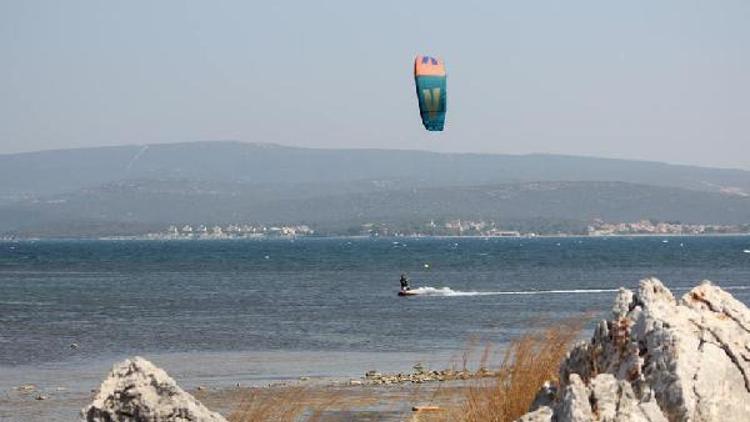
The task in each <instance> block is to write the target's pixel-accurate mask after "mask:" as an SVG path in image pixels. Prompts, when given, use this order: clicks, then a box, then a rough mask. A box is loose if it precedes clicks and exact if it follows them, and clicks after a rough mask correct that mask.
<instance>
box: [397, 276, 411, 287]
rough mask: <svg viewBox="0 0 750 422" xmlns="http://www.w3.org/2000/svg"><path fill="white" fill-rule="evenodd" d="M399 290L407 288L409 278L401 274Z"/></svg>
mask: <svg viewBox="0 0 750 422" xmlns="http://www.w3.org/2000/svg"><path fill="white" fill-rule="evenodd" d="M399 281H400V282H401V290H409V279H408V278H406V276H403V275H402V276H401V280H399Z"/></svg>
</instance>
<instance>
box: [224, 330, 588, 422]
mask: <svg viewBox="0 0 750 422" xmlns="http://www.w3.org/2000/svg"><path fill="white" fill-rule="evenodd" d="M588 320H589V316H579V317H575V318H571V319H567V320H564V321H562V322H559V323H557V324H555V325H554V326H552V325H548V326H546V327H545V326H542V327H541V328H537V329H533V330H531V331H529V332H528V333H526V334H524V335H522V336H520V337H518V338H516V339H514V340H512V341H511V343H510V344H509V345H508V347H507V348H505V351H504V353H503V354H502V360H501V362H500V366H499V368H498V367H497V366H496V365H491V363H492V362H489V361H490V360H493V359H492V356H493V353H492V351H493V350H492V348H491V346H487V347H485V348H483V350H482V351H481V353H479V356H478V357H479V366H478V368H480V369H479V371H478V372H477V374H478V375H479V373H480V372H481V371H482V368H489V369H490V370H493V371H494V372H496V374H497V375H496V376H492V377H480V376H478V377H475V378H472V379H470V380H466V381H457V384H454V383H451V384H445V385H442V384H437V385H434V388H427V389H426V390H424V391H421V390H420V387H419V386H412V387H411V388H409V387H405V388H408V390H401V391H399V390H398V389H392V390H388V389H385V390H382V391H375V390H371V389H363V388H346V387H344V388H332V389H327V388H323V387H320V386H319V387H312V386H311V387H304V386H293V387H285V388H279V389H250V390H246V391H244V392H242V393H241V399H240V404H239V405H238V406H237V407H236V408H235V410H234V412H233V413H232V414H231V415H230V416H229V421H230V422H251V421H252V422H255V421H269V422H292V421H302V420H304V421H324V420H326V419H329V418H330V417H331V416H332V415H334V414H337V413H338V414H339V415H341V413H339V412H341V411H347V410H356V409H360V410H361V409H363V408H370V407H371V406H373V405H374V404H376V403H378V404H379V406H378V407H379V408H381V409H382V408H383V404H388V403H390V406H392V407H393V409H394V410H396V409H404V408H411V406H412V405H417V404H418V405H422V406H424V405H428V406H429V405H434V406H438V407H440V408H441V409H442V410H441V411H438V412H413V413H412V414H411V415H409V416H407V418H408V419H406V420H410V421H419V422H446V421H465V422H506V421H513V420H516V419H518V418H519V417H520V416H522V415H523V414H525V413H526V412H527V411H528V409H529V406H530V405H531V403H532V402H533V400H534V397H535V396H536V393H537V392H538V391H539V388H540V387H541V386H542V385H543V384H544V383H545V382H546V381H551V382H552V383H557V382H558V379H557V378H558V369H559V365H560V362H561V361H562V359H563V358H564V357H565V355H566V354H567V352H568V351H569V350H570V348H571V347H572V345H573V343H574V342H575V341H576V340H578V339H579V337H580V334H581V332H582V330H583V328H584V326H585V325H586V322H587V321H588ZM476 346H477V344H476V343H473V348H474V349H476ZM472 352H473V350H472V347H469V348H467V349H466V351H465V352H464V355H463V358H462V362H460V363H459V365H460V364H462V365H463V367H464V369H466V367H467V366H468V363H469V361H470V360H472V359H471V355H472V354H473V353H472ZM425 387H427V385H425ZM389 391H390V392H389ZM407 414H408V413H407ZM334 419H335V420H337V421H340V420H345V419H341V417H339V418H334ZM368 420H369V419H368Z"/></svg>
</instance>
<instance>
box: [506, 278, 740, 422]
mask: <svg viewBox="0 0 750 422" xmlns="http://www.w3.org/2000/svg"><path fill="white" fill-rule="evenodd" d="M537 406H538V405H537ZM537 406H532V409H530V410H533V411H534V412H533V413H529V414H527V415H526V416H524V417H523V418H521V419H520V420H522V421H542V420H544V421H548V420H555V421H558V422H565V421H607V422H609V421H612V422H625V421H653V422H655V421H665V422H666V421H670V422H671V421H694V422H703V421H730V420H732V421H734V420H737V421H739V420H750V416H748V415H750V310H748V308H747V307H746V306H745V305H744V304H742V303H741V302H739V301H738V300H736V299H734V298H733V297H732V295H730V294H729V293H727V292H725V291H724V290H722V289H720V288H719V287H717V286H714V285H713V284H711V283H710V282H708V281H705V282H703V283H701V284H700V285H699V286H697V287H695V288H694V289H692V290H691V291H690V292H688V293H686V294H685V295H684V296H683V297H682V298H681V299H680V300H679V301H678V300H676V299H675V297H674V296H673V295H672V293H671V292H670V291H669V289H667V288H666V287H664V285H663V284H662V283H661V282H660V281H659V280H657V279H654V278H651V279H646V280H642V281H641V282H640V286H639V288H638V290H637V292H632V291H630V290H626V289H621V290H620V291H619V292H618V294H617V297H616V298H615V303H614V306H613V308H612V315H611V317H610V319H608V320H605V321H601V322H600V323H599V324H598V325H597V326H596V328H595V329H594V334H593V337H592V339H591V341H590V342H587V343H581V344H578V345H576V346H575V347H574V348H573V349H572V350H571V351H570V353H569V354H568V357H567V358H566V360H565V361H564V362H563V364H562V365H561V367H560V386H559V388H558V390H557V393H556V396H555V398H554V400H553V401H552V402H551V403H545V406H542V407H538V409H537V408H536V407H537ZM545 408H546V409H549V411H550V412H552V413H551V414H550V416H549V418H547V419H544V418H542V419H540V418H539V416H533V415H535V414H538V415H547V413H546V412H547V411H546V410H545ZM532 416H533V417H536V419H528V417H532ZM544 417H547V416H544ZM525 418H526V419H525Z"/></svg>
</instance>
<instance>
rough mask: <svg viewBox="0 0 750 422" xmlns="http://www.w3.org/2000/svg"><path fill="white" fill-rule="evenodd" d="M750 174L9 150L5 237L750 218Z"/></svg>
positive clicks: (372, 155) (194, 151)
mask: <svg viewBox="0 0 750 422" xmlns="http://www.w3.org/2000/svg"><path fill="white" fill-rule="evenodd" d="M747 192H750V172H746V171H741V170H725V169H712V168H703V167H692V166H675V165H668V164H663V163H654V162H642V161H628V160H611V159H600V158H582V157H568V156H554V155H525V156H513V155H479V154H437V153H431V152H422V151H395V150H326V149H307V148H291V147H283V146H278V145H267V144H243V143H238V142H199V143H185V144H169V145H150V146H123V147H106V148H90V149H75V150H63V151H45V152H38V153H28V154H13V155H0V233H3V232H17V233H27V234H36V235H50V236H56V235H102V234H134V233H142V232H144V231H149V230H154V229H160V228H163V227H164V226H165V225H167V224H172V223H179V224H183V223H189V224H198V223H205V224H225V223H233V222H258V223H271V222H286V223H308V224H311V225H314V226H316V227H321V228H324V229H325V230H330V231H331V232H341V231H343V230H346V229H347V228H348V227H351V226H356V225H361V224H363V223H367V222H394V223H403V222H417V223H418V222H423V221H426V220H429V219H431V218H437V219H440V218H487V219H493V220H496V221H499V222H501V223H504V224H506V225H514V226H524V224H526V223H524V222H529V221H537V222H539V221H545V222H546V223H545V224H547V223H549V222H553V223H554V222H555V221H565V222H568V223H570V222H574V224H580V225H585V224H586V222H587V221H590V220H591V219H594V218H601V219H605V220H607V221H632V220H635V219H640V218H655V219H663V220H680V221H683V222H686V223H716V224H743V223H748V222H750V197H748V196H747Z"/></svg>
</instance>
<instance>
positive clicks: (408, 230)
mask: <svg viewBox="0 0 750 422" xmlns="http://www.w3.org/2000/svg"><path fill="white" fill-rule="evenodd" d="M744 233H750V224H746V225H715V224H683V223H680V222H660V221H653V220H648V219H644V220H640V221H636V222H630V223H608V222H605V221H602V220H594V221H593V222H592V223H591V224H589V225H588V226H587V227H586V228H585V229H584V230H575V231H552V232H550V231H549V230H547V231H533V230H526V231H524V230H518V229H515V228H504V227H502V226H500V225H498V224H496V223H495V222H494V221H485V220H472V219H450V220H446V221H440V222H437V221H435V220H430V221H429V222H426V223H423V224H417V225H412V226H408V225H394V224H383V223H367V224H363V225H361V226H357V227H353V228H351V229H349V230H347V231H346V233H329V232H318V231H316V230H314V229H313V228H311V227H310V226H309V225H306V224H279V225H262V224H228V225H223V226H222V225H207V224H198V225H190V224H185V225H170V226H168V227H167V228H166V229H164V230H163V231H159V232H153V233H146V234H144V235H140V236H127V237H107V238H110V239H111V238H135V239H146V240H149V239H150V240H191V239H195V240H208V239H261V238H291V237H309V236H330V235H350V236H371V237H389V236H396V237H399V236H480V237H535V236H570V235H577V236H582V235H583V236H627V235H710V234H744Z"/></svg>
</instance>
